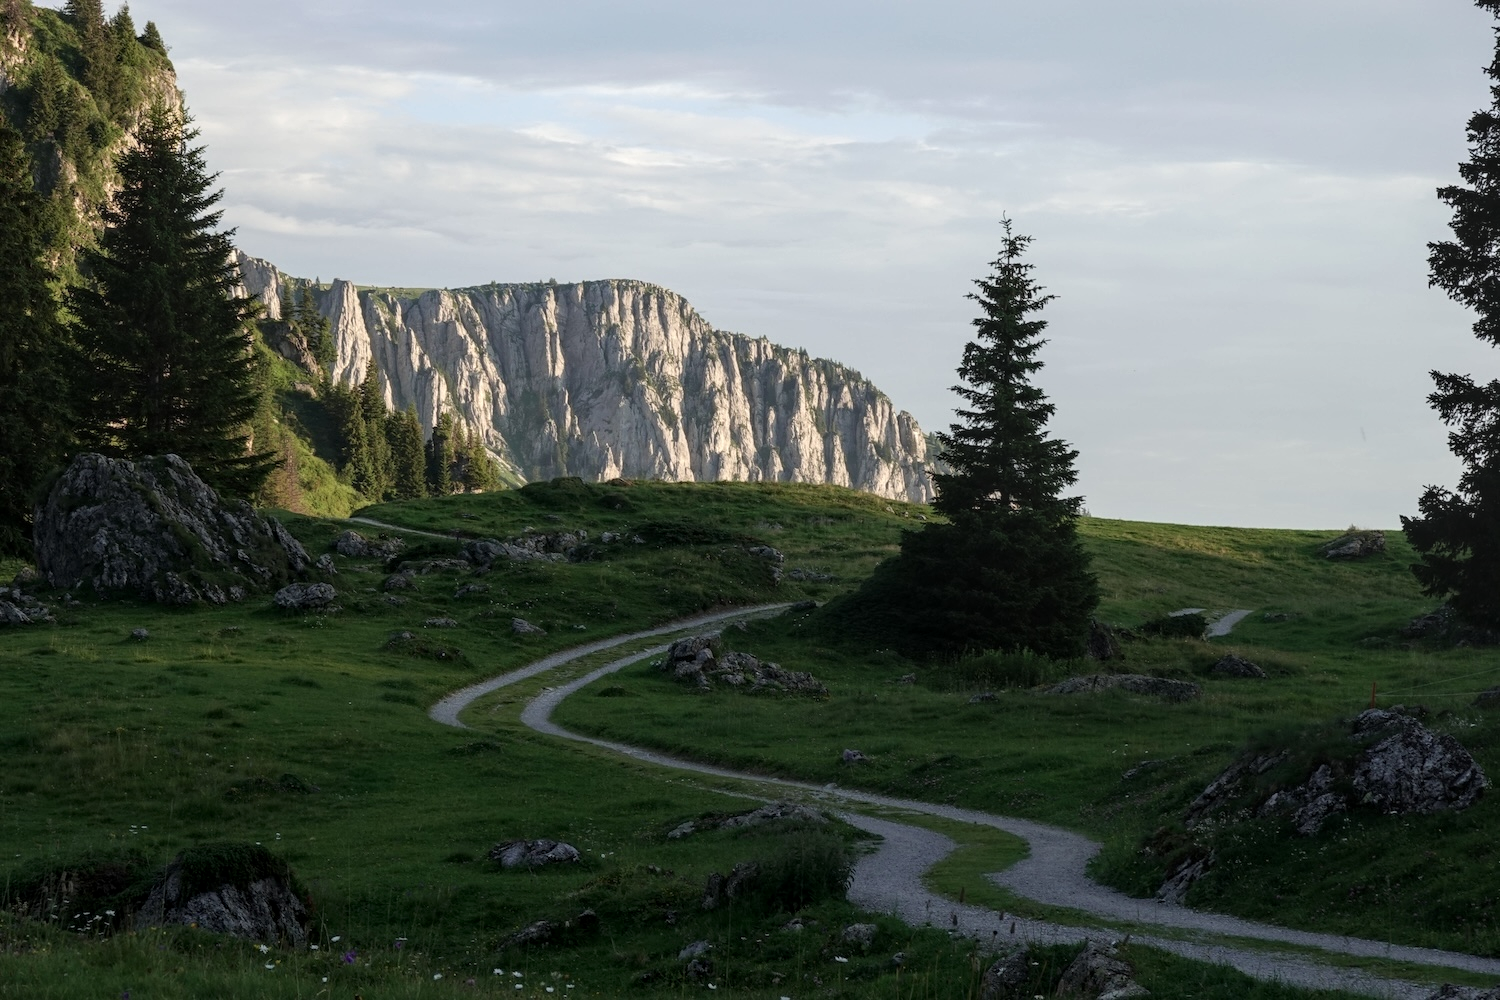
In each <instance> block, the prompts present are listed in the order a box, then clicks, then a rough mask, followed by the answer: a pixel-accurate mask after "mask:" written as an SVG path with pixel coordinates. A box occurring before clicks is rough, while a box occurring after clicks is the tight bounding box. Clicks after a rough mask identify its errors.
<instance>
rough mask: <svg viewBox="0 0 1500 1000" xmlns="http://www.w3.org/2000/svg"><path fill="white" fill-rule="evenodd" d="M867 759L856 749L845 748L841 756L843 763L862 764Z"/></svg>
mask: <svg viewBox="0 0 1500 1000" xmlns="http://www.w3.org/2000/svg"><path fill="white" fill-rule="evenodd" d="M869 759H870V758H868V757H866V756H865V755H864V754H863V753H861V752H860V751H858V750H845V751H844V755H843V758H842V760H843V762H844V763H845V764H863V763H865V762H866V761H868V760H869Z"/></svg>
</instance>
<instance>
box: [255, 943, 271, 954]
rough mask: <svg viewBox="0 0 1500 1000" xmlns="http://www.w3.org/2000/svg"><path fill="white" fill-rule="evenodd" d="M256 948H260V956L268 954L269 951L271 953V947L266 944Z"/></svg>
mask: <svg viewBox="0 0 1500 1000" xmlns="http://www.w3.org/2000/svg"><path fill="white" fill-rule="evenodd" d="M257 947H259V948H260V953H261V954H262V955H266V954H269V953H270V951H271V946H270V945H268V944H263V945H258V946H257Z"/></svg>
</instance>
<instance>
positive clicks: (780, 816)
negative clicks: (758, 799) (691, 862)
mask: <svg viewBox="0 0 1500 1000" xmlns="http://www.w3.org/2000/svg"><path fill="white" fill-rule="evenodd" d="M781 821H795V822H803V823H827V822H828V817H826V816H824V815H823V814H822V813H820V812H818V811H817V810H816V809H813V808H810V807H808V806H805V805H802V804H801V803H800V802H789V801H786V800H782V801H780V802H767V803H766V804H765V805H763V806H761V807H760V808H758V809H751V810H750V811H749V812H742V813H735V814H734V815H732V816H723V817H713V816H709V817H702V818H699V819H690V820H688V821H687V822H685V823H681V824H679V825H678V826H676V827H674V828H673V829H672V831H671V832H670V833H668V834H667V839H668V840H681V839H682V838H683V837H690V836H692V835H693V834H695V833H700V832H702V831H704V830H737V829H744V828H746V827H752V826H763V825H764V824H766V823H776V822H781Z"/></svg>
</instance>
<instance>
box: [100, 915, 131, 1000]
mask: <svg viewBox="0 0 1500 1000" xmlns="http://www.w3.org/2000/svg"><path fill="white" fill-rule="evenodd" d="M104 915H105V916H106V917H112V916H114V915H115V911H114V910H105V911H104ZM125 992H126V993H129V992H130V991H129V990H126V991H125Z"/></svg>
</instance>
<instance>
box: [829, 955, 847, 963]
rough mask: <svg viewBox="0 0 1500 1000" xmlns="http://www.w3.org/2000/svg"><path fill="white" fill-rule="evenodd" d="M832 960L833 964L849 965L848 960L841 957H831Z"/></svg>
mask: <svg viewBox="0 0 1500 1000" xmlns="http://www.w3.org/2000/svg"><path fill="white" fill-rule="evenodd" d="M833 960H834V961H835V962H838V963H840V964H842V965H848V964H849V960H848V959H847V958H845V957H844V956H843V955H835V956H833Z"/></svg>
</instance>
